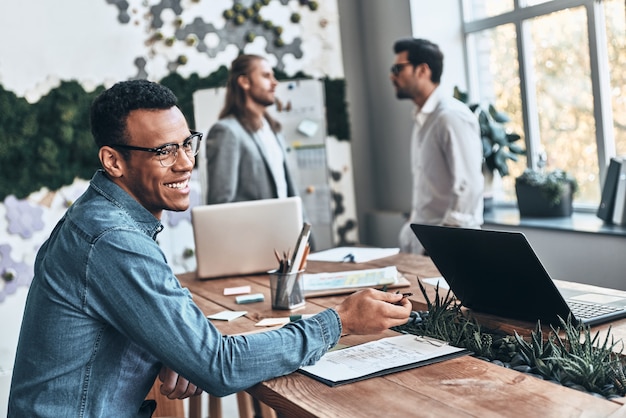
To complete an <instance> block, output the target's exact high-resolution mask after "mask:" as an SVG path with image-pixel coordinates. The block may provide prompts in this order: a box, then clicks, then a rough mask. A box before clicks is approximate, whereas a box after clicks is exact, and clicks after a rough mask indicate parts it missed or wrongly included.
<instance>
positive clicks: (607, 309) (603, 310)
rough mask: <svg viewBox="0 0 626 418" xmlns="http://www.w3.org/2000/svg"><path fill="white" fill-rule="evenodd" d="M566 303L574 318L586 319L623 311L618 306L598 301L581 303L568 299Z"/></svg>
mask: <svg viewBox="0 0 626 418" xmlns="http://www.w3.org/2000/svg"><path fill="white" fill-rule="evenodd" d="M567 304H568V306H569V308H570V310H571V311H572V314H574V317H575V318H581V319H588V318H595V317H596V316H600V315H606V314H610V313H613V312H620V311H623V310H624V308H620V307H618V306H607V305H601V304H599V303H583V302H575V301H571V300H568V301H567Z"/></svg>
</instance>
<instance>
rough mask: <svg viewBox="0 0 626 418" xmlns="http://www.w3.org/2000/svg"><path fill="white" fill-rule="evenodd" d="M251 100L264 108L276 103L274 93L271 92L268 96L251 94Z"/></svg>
mask: <svg viewBox="0 0 626 418" xmlns="http://www.w3.org/2000/svg"><path fill="white" fill-rule="evenodd" d="M250 99H252V101H253V102H255V103H258V104H260V105H261V106H264V107H268V106H271V105H273V104H274V103H275V102H276V97H275V96H274V93H269V92H268V93H267V94H255V92H251V94H250Z"/></svg>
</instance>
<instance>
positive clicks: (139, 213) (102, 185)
mask: <svg viewBox="0 0 626 418" xmlns="http://www.w3.org/2000/svg"><path fill="white" fill-rule="evenodd" d="M89 187H91V188H92V189H93V190H94V191H95V192H96V193H98V194H100V195H101V196H103V197H104V198H105V199H107V200H109V201H111V202H112V203H113V204H115V205H116V206H118V207H120V208H121V209H123V210H124V211H125V212H126V213H127V214H128V215H129V216H130V217H131V218H132V219H133V221H135V222H136V224H137V226H138V227H139V228H140V229H141V230H142V231H144V232H145V233H146V235H148V236H150V237H152V239H156V236H157V234H158V233H159V232H161V231H162V230H163V224H162V223H161V221H159V220H158V219H157V218H155V217H154V215H153V214H151V213H150V212H149V211H148V210H147V209H146V208H144V207H143V206H142V205H141V204H140V203H139V202H137V200H135V199H134V198H133V197H132V196H130V195H129V194H128V193H127V192H126V191H125V190H124V189H122V188H121V187H120V186H118V185H117V184H115V183H114V182H113V181H112V180H111V179H109V177H107V175H106V173H105V172H104V170H102V169H100V170H98V171H96V173H95V174H94V176H93V178H92V179H91V183H90V185H89Z"/></svg>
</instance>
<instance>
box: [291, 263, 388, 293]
mask: <svg viewBox="0 0 626 418" xmlns="http://www.w3.org/2000/svg"><path fill="white" fill-rule="evenodd" d="M302 278H303V280H304V291H305V292H308V291H314V290H327V289H343V288H351V287H366V286H378V285H385V284H392V283H395V282H396V280H397V278H398V269H396V267H395V266H390V267H382V268H377V269H366V270H350V271H339V272H333V273H316V274H307V273H305V274H303V275H302Z"/></svg>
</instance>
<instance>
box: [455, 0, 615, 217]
mask: <svg viewBox="0 0 626 418" xmlns="http://www.w3.org/2000/svg"><path fill="white" fill-rule="evenodd" d="M459 2H460V7H461V15H462V33H463V40H464V50H465V54H466V57H467V60H466V65H467V68H466V70H467V74H468V77H467V78H468V84H469V90H470V92H471V91H478V84H477V83H478V81H477V80H478V77H477V75H476V74H477V71H478V70H477V68H478V65H477V61H476V59H475V58H474V57H475V56H476V55H475V54H474V55H473V54H472V53H471V51H470V44H469V40H468V38H469V35H471V34H473V33H476V32H480V31H483V30H488V29H493V28H495V27H497V26H501V25H507V24H513V25H515V31H516V35H517V56H518V62H519V78H520V94H521V103H522V121H523V124H524V141H525V145H526V149H527V160H526V161H527V163H526V164H527V167H529V168H537V166H538V162H539V159H540V156H539V154H540V144H541V135H540V132H539V115H538V110H537V98H536V91H535V88H534V69H533V68H532V59H531V56H530V55H529V52H528V46H529V45H531V40H530V30H529V29H528V25H527V23H528V21H529V20H530V19H533V18H536V17H540V16H543V15H548V14H551V13H554V12H559V11H562V10H564V9H569V8H574V7H581V6H582V7H584V8H585V10H586V13H587V35H588V40H589V45H588V47H589V54H590V57H589V58H590V67H591V68H590V70H591V86H592V94H593V112H594V121H595V132H596V138H595V140H596V146H597V150H598V151H597V153H598V154H597V158H598V168H599V171H600V172H599V173H598V174H599V176H598V178H599V179H600V182H601V181H602V179H604V176H605V173H606V169H607V167H608V164H609V161H610V158H611V157H613V156H615V154H616V148H615V138H614V131H613V114H612V104H611V91H610V88H611V87H610V72H609V58H608V52H607V47H606V46H607V35H606V26H605V16H604V5H603V3H604V1H603V0H552V1H548V2H546V3H541V4H538V5H535V6H527V7H526V6H524V3H525V0H514V1H513V3H514V4H513V10H512V11H509V12H505V13H503V14H500V15H497V16H490V17H486V18H481V19H476V20H471V21H466V15H467V11H468V9H466V8H469V7H471V5H470V4H469V2H467V1H466V0H459ZM601 186H602V185H601V184H600V188H601ZM597 203H598V204H599V203H600V202H597ZM577 206H578V205H577Z"/></svg>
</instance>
